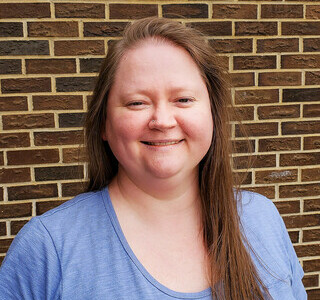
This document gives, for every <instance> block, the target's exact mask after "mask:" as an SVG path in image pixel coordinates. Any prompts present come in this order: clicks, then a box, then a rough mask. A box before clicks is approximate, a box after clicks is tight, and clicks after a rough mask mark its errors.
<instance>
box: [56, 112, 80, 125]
mask: <svg viewBox="0 0 320 300" xmlns="http://www.w3.org/2000/svg"><path fill="white" fill-rule="evenodd" d="M85 115H86V114H85V113H61V114H59V127H60V128H68V127H83V122H84V119H85Z"/></svg>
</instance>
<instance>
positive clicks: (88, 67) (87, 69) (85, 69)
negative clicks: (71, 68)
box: [80, 58, 104, 73]
mask: <svg viewBox="0 0 320 300" xmlns="http://www.w3.org/2000/svg"><path fill="white" fill-rule="evenodd" d="M103 60H104V59H103V58H80V73H98V72H99V71H100V69H101V65H102V62H103Z"/></svg>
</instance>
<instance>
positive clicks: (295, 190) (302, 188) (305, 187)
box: [279, 183, 320, 198]
mask: <svg viewBox="0 0 320 300" xmlns="http://www.w3.org/2000/svg"><path fill="white" fill-rule="evenodd" d="M279 192H280V198H294V197H309V196H310V197H312V196H318V195H319V194H320V184H319V183H311V184H294V185H283V186H280V187H279Z"/></svg>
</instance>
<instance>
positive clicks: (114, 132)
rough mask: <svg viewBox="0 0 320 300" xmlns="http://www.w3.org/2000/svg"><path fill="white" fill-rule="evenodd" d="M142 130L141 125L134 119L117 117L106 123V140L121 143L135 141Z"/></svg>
mask: <svg viewBox="0 0 320 300" xmlns="http://www.w3.org/2000/svg"><path fill="white" fill-rule="evenodd" d="M141 130H142V124H141V122H139V121H138V120H137V119H136V118H132V117H130V116H123V117H118V118H115V119H113V120H110V121H109V122H107V128H106V132H107V136H108V140H110V141H111V140H112V141H113V142H117V143H119V142H120V143H121V142H125V141H126V140H130V139H132V140H133V139H135V138H136V137H137V136H138V135H139V134H140V133H141Z"/></svg>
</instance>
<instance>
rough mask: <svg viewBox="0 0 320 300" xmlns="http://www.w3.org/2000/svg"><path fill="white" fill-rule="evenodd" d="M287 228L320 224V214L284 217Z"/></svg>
mask: <svg viewBox="0 0 320 300" xmlns="http://www.w3.org/2000/svg"><path fill="white" fill-rule="evenodd" d="M282 218H283V221H284V223H285V224H286V227H287V228H301V227H312V226H319V225H320V215H316V214H311V215H295V216H284V217H282Z"/></svg>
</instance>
